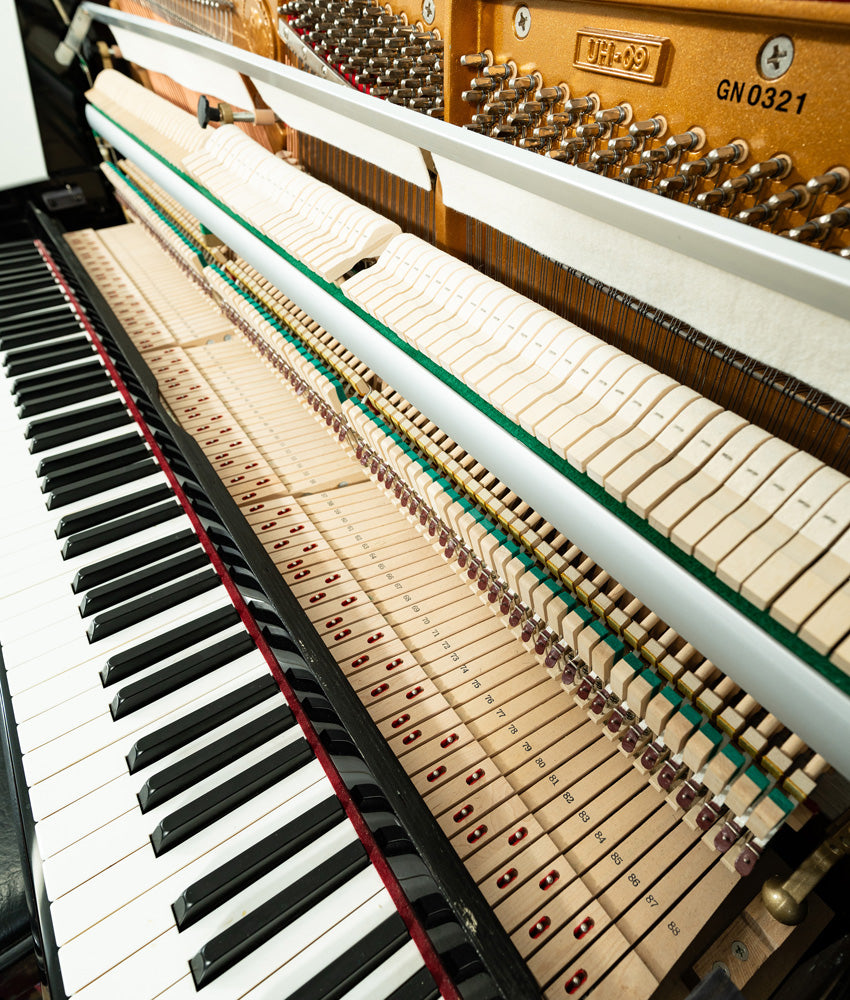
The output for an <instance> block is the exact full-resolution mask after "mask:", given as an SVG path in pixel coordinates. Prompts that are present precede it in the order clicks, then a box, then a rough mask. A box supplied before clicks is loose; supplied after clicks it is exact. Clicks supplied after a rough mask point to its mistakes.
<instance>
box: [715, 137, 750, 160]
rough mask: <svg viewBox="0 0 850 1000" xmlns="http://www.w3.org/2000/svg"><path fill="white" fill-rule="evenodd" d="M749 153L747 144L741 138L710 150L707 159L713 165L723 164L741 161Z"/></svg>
mask: <svg viewBox="0 0 850 1000" xmlns="http://www.w3.org/2000/svg"><path fill="white" fill-rule="evenodd" d="M748 155H749V148H748V147H747V144H746V143H745V142H744V141H743V140H740V139H736V140H735V141H734V142H730V143H728V144H727V145H726V146H718V147H717V149H712V150H709V152H708V153H707V154H706V159H707V160H708V162H709V163H710V164H711V165H712V166H723V165H725V164H734V163H740V162H741V161H742V160H744V159H746V157H747V156H748Z"/></svg>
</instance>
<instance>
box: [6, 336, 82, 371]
mask: <svg viewBox="0 0 850 1000" xmlns="http://www.w3.org/2000/svg"><path fill="white" fill-rule="evenodd" d="M90 344H91V341H90V340H89V339H88V337H87V336H86V335H85V333H84V332H83V331H82V330H74V331H73V332H71V333H67V334H65V335H64V336H59V337H56V336H49V335H47V334H44V335H43V336H42V337H41V339H40V340H39V341H38V342H36V343H34V344H21V345H19V346H18V347H11V348H8V349H7V350H5V351H4V357H3V364H4V366H8V365H9V364H10V363H11V362H14V361H38V362H39V368H45V367H47V366H48V365H50V363H51V361H50V359H51V357H52V356H53V355H55V354H56V352H57V351H65V350H68V349H69V348H73V347H77V346H79V345H86V346H89V345H90Z"/></svg>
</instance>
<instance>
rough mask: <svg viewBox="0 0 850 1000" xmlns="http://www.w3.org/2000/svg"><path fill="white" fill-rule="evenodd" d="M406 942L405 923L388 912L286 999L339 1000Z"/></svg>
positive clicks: (394, 914)
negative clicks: (387, 914) (354, 942)
mask: <svg viewBox="0 0 850 1000" xmlns="http://www.w3.org/2000/svg"><path fill="white" fill-rule="evenodd" d="M407 939H408V933H407V928H406V927H405V926H404V921H403V920H402V919H401V917H400V916H399V915H398V914H397V913H391V914H390V915H389V916H388V917H387V918H386V919H385V920H382V921H381V923H380V924H378V926H377V927H375V928H374V929H373V930H371V931H369V933H368V934H365V935H364V936H363V937H362V938H361V939H360V940H359V941H358V942H357V943H356V944H354V945H352V946H351V947H350V948H349V949H348V950H347V951H344V952H343V953H342V954H341V955H340V956H339V957H338V958H335V959H334V960H333V961H332V962H329V963H328V964H327V965H326V966H325V967H324V969H322V971H321V972H319V973H317V974H316V975H315V976H313V978H312V979H310V980H309V981H308V982H306V983H305V984H304V985H303V986H302V987H300V989H297V990H295V992H294V993H290V994H288V995H287V998H286V1000H340V997H342V996H344V995H345V994H346V993H347V992H348V991H349V990H350V989H353V988H354V987H355V986H356V985H357V984H358V983H359V982H360V981H361V980H363V979H365V978H366V976H368V975H369V974H370V973H371V972H374V971H375V969H377V968H378V966H379V965H380V964H381V963H382V962H384V961H385V960H386V959H388V958H389V957H390V956H391V955H392V954H393V953H394V952H395V951H397V950H398V949H399V948H400V947H401V946H402V945H403V944H404V943H405V942H406V941H407Z"/></svg>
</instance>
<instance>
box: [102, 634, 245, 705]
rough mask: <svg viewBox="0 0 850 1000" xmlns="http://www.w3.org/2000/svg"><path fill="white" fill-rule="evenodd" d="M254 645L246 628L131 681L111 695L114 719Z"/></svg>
mask: <svg viewBox="0 0 850 1000" xmlns="http://www.w3.org/2000/svg"><path fill="white" fill-rule="evenodd" d="M252 649H254V643H253V640H252V639H251V636H250V635H248V633H247V632H239V633H237V634H236V635H230V636H228V637H227V638H226V639H220V640H219V641H218V642H217V643H215V644H214V645H212V646H207V647H205V648H204V649H201V650H198V651H197V652H195V653H190V654H189V655H188V656H184V657H183V659H182V660H178V661H177V662H176V663H172V664H170V665H169V666H167V667H162V668H161V669H160V670H155V671H153V672H152V673H150V674H147V675H146V676H145V677H141V678H139V680H137V681H131V683H129V684H126V685H125V686H124V687H123V688H121V689H120V690H119V691H118V692H117V693H116V695H115V697H114V698H113V699H112V703H111V704H110V706H109V708H110V711H111V712H112V718H113V719H121V718H123V717H124V716H125V715H129V714H130V713H131V712H136V711H138V709H140V708H144V707H145V706H146V705H150V704H151V703H152V702H154V701H156V700H157V699H158V698H164V697H165V695H167V694H170V693H171V692H172V691H177V690H179V689H180V688H181V687H184V686H185V685H186V684H191V683H192V681H194V680H197V679H198V678H199V677H204V676H206V675H207V674H209V673H212V671H213V670H218V668H219V667H223V666H226V665H227V664H228V663H232V662H233V660H235V659H238V657H240V656H245V654H246V653H250V652H251V650H252Z"/></svg>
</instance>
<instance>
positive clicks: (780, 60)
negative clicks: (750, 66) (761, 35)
mask: <svg viewBox="0 0 850 1000" xmlns="http://www.w3.org/2000/svg"><path fill="white" fill-rule="evenodd" d="M792 62H794V43H793V42H792V41H791V39H790V38H789V37H788V36H787V35H775V36H774V37H773V38H769V39H768V40H767V41H766V42H765V43H764V45H763V46H762V47H761V52H759V61H758V68H759V73H761V75H762V76H763V77H764V78H765V79H766V80H777V79H779V77H780V76H783V75H784V74H785V73H787V72H788V70H789V69H790V68H791V63H792Z"/></svg>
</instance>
